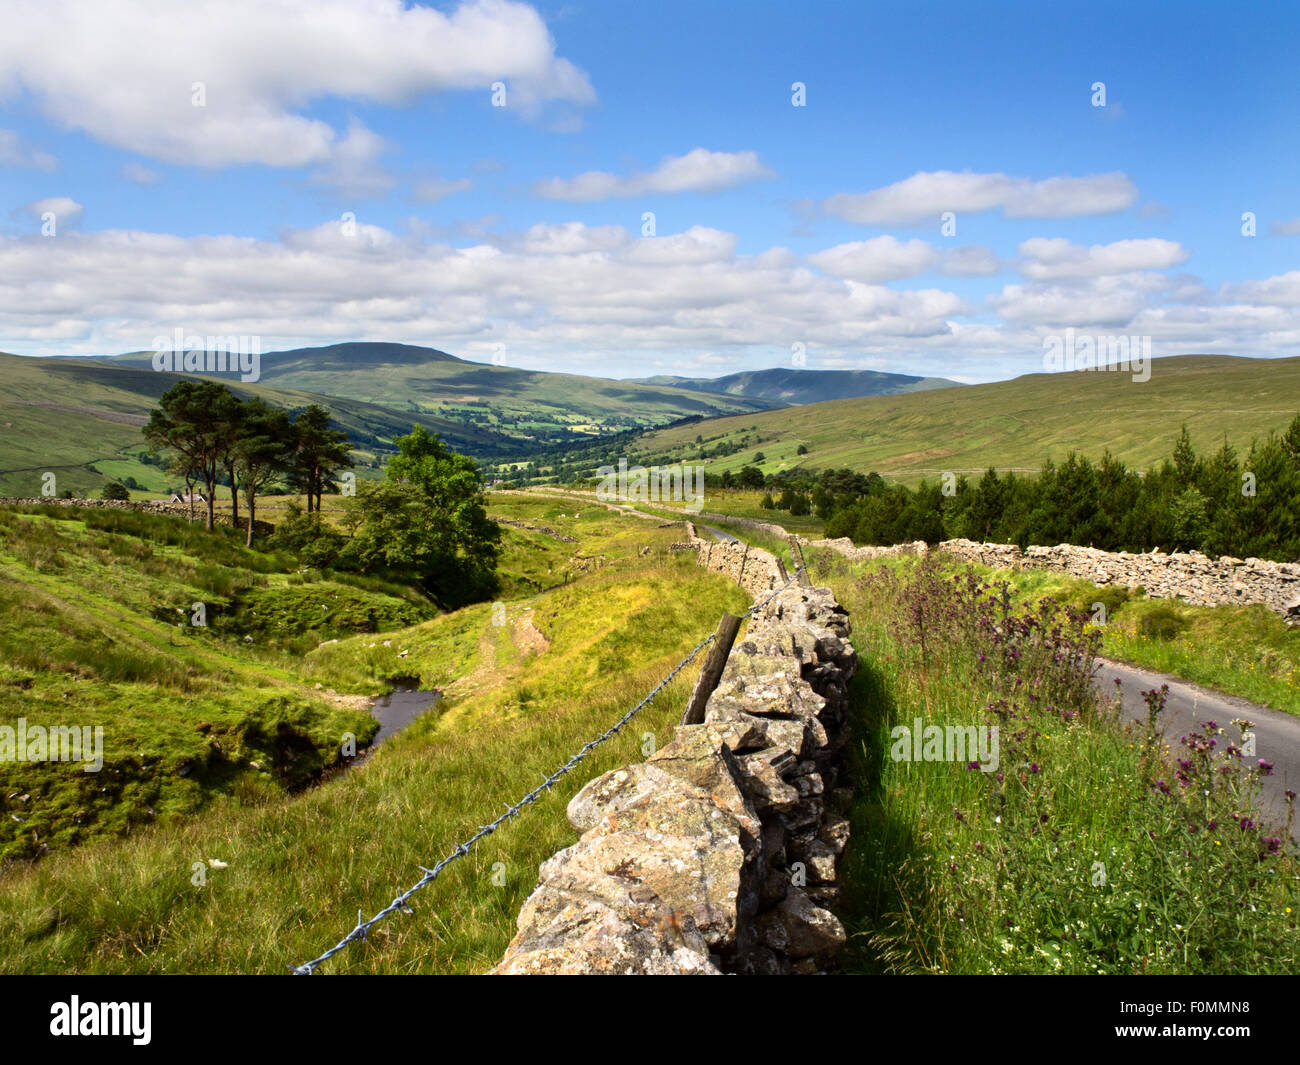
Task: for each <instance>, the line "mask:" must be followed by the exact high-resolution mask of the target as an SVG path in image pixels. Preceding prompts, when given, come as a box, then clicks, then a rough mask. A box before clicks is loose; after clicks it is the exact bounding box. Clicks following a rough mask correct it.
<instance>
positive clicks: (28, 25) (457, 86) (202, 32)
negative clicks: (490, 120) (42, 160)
mask: <svg viewBox="0 0 1300 1065" xmlns="http://www.w3.org/2000/svg"><path fill="white" fill-rule="evenodd" d="M0 72H3V73H0V96H3V95H10V94H16V93H17V92H20V91H25V92H27V93H29V94H30V95H31V97H32V99H33V100H34V101H35V103H36V105H37V106H38V107H39V108H40V109H41V110H42V111H43V112H44V113H45V114H46V115H47V116H48V117H50V118H52V119H54V120H56V121H58V122H61V123H63V124H64V125H65V126H68V127H70V128H73V129H78V130H82V131H84V132H86V133H88V134H90V135H91V136H93V137H95V138H96V139H98V140H100V141H103V142H104V143H106V144H111V145H114V146H116V147H119V148H125V149H128V150H130V151H133V152H135V153H137V154H140V155H143V156H147V157H149V158H153V159H159V160H162V161H165V162H171V163H183V164H189V165H194V166H209V167H219V166H228V165H235V164H242V163H263V164H266V165H268V166H277V167H290V166H304V165H321V164H326V163H328V162H329V160H330V158H331V155H332V153H333V152H334V150H335V145H336V142H337V141H338V134H337V131H336V130H334V129H333V128H332V127H331V126H329V125H328V124H327V123H325V122H323V121H321V120H319V119H315V118H310V117H308V116H307V115H305V114H303V113H302V112H303V110H304V108H306V107H307V106H308V105H309V104H310V103H311V102H312V101H315V100H321V99H326V98H337V99H343V100H351V101H358V102H362V103H370V104H387V105H398V104H405V103H408V102H410V101H412V100H414V99H415V98H417V97H419V96H421V95H422V94H426V93H431V92H439V91H447V90H473V91H479V92H482V94H483V98H484V100H485V101H486V100H487V97H488V93H489V87H490V85H491V84H492V83H493V82H495V81H503V82H505V83H506V84H507V86H508V88H509V103H510V107H511V108H512V109H519V110H521V111H522V112H524V113H530V112H532V111H535V110H536V109H537V108H539V107H540V106H541V105H542V104H543V103H545V102H547V101H564V102H567V103H570V104H575V105H585V104H590V103H592V102H593V101H594V99H595V93H594V91H593V90H592V87H591V84H590V82H589V81H588V79H587V77H586V75H585V74H583V73H582V72H581V71H580V70H578V69H577V68H576V67H575V66H573V64H572V63H570V62H568V61H567V60H565V59H561V58H559V57H558V56H557V55H556V52H555V42H554V40H553V39H552V38H551V35H550V33H549V32H548V30H547V28H546V24H545V22H544V21H543V19H542V17H541V16H540V15H539V14H538V13H537V11H536V10H535V9H533V8H532V7H530V6H528V5H526V4H522V3H514V2H510V0H465V2H463V3H461V4H460V5H459V6H458V7H456V8H455V9H453V10H451V11H450V12H447V13H444V12H442V11H439V10H436V9H434V8H432V7H424V6H408V5H407V4H405V3H403V2H402V0H364V2H357V0H273V2H268V0H187V3H186V4H185V5H184V13H183V17H181V15H180V14H179V13H176V12H171V13H169V12H168V10H167V9H166V6H165V5H163V6H160V5H159V4H158V3H157V2H155V0H114V2H113V3H111V4H108V3H102V2H100V0H42V2H41V3H39V4H36V3H32V4H20V5H9V8H8V10H6V12H5V23H4V33H3V34H0ZM196 82H201V83H202V84H203V87H204V92H205V97H206V99H205V106H202V107H196V106H194V105H193V99H194V90H193V85H194V83H196Z"/></svg>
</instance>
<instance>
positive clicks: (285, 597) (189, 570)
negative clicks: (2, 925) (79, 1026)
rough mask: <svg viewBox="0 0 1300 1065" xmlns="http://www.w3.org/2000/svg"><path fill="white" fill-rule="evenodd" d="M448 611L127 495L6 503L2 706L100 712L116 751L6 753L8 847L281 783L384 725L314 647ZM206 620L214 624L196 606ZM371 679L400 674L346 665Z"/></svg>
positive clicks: (56, 720) (1, 835) (126, 823)
mask: <svg viewBox="0 0 1300 1065" xmlns="http://www.w3.org/2000/svg"><path fill="white" fill-rule="evenodd" d="M433 613H435V611H434V610H433V608H432V607H431V606H430V605H429V604H428V603H427V602H425V601H424V600H423V599H422V597H420V596H418V595H417V594H416V593H414V592H411V591H409V590H406V589H401V588H386V587H384V586H383V585H382V584H381V583H380V582H375V581H368V580H365V579H358V578H355V577H352V576H348V577H347V578H346V579H344V578H333V579H332V578H329V577H327V576H324V575H320V574H312V573H298V572H297V569H296V564H295V563H294V562H293V561H292V559H288V558H285V557H283V556H277V555H267V554H262V553H258V552H250V551H246V550H245V549H244V548H243V547H242V546H240V545H239V544H238V542H237V537H236V536H235V535H234V534H232V533H228V532H224V531H222V530H216V531H214V532H212V533H208V532H206V531H204V530H203V529H202V528H200V527H198V526H192V525H190V524H189V523H188V522H184V521H179V520H176V519H170V518H161V517H155V516H145V515H140V514H135V513H131V512H122V511H98V510H77V509H74V508H63V507H58V508H55V507H50V508H46V509H45V512H44V513H41V512H40V511H39V508H34V511H31V512H18V511H14V510H0V662H2V663H3V667H2V671H0V721H2V722H3V723H4V724H6V725H16V723H17V721H18V720H19V719H23V720H25V721H26V722H27V723H28V724H29V725H40V726H41V727H43V728H46V727H50V726H54V725H63V726H76V727H81V726H90V727H92V728H93V727H95V726H99V727H102V729H103V754H104V764H103V768H102V770H101V771H99V772H96V773H87V772H85V771H84V769H83V768H82V767H81V766H79V765H74V764H67V763H59V762H40V761H35V762H26V761H17V760H15V761H4V762H0V813H2V814H3V816H2V817H0V857H3V858H5V859H17V858H31V857H36V856H38V855H41V854H45V853H47V852H48V851H50V850H51V849H53V850H59V849H62V848H65V847H67V846H70V845H72V844H75V843H79V842H84V841H86V840H89V839H93V838H96V837H98V836H102V835H121V834H129V833H133V832H136V831H138V830H140V828H142V827H143V826H146V825H149V824H153V823H158V822H166V821H168V820H171V819H173V818H175V817H180V816H189V815H192V814H194V813H196V812H197V811H199V810H201V809H203V808H204V806H206V805H207V804H208V803H210V802H213V801H216V800H217V799H218V798H219V797H222V796H230V795H234V794H236V793H240V792H252V793H260V792H261V791H264V790H269V791H271V792H276V791H282V790H284V789H286V788H293V787H297V786H300V785H302V784H305V783H307V782H309V781H311V780H313V779H315V778H317V777H318V776H319V775H320V774H321V773H322V772H323V771H324V770H326V769H327V768H328V767H329V766H330V765H332V764H334V763H335V762H337V760H338V757H339V751H338V749H339V744H340V740H341V737H342V736H343V734H344V733H345V732H352V733H354V734H355V735H356V736H357V738H358V741H359V742H360V743H361V744H362V745H364V744H365V743H367V742H368V741H369V739H370V737H371V736H372V735H373V733H374V731H375V722H374V719H373V718H372V717H371V716H370V715H369V713H368V712H367V710H366V700H365V699H364V698H362V699H360V701H359V702H358V701H357V700H355V699H354V700H348V699H343V698H340V697H335V696H334V695H333V693H326V692H321V691H317V690H316V688H315V687H314V685H313V682H314V679H315V678H309V677H308V676H307V675H306V674H304V673H303V671H302V670H301V669H300V668H299V667H300V662H301V656H302V654H303V653H304V652H305V651H307V650H309V649H314V648H315V647H316V646H317V645H318V644H319V643H321V642H322V641H324V640H328V639H334V638H338V637H339V636H341V635H350V634H351V633H353V632H357V631H371V632H373V631H379V630H382V629H390V628H398V627H400V626H403V625H409V624H411V623H412V622H415V621H419V620H420V619H422V618H425V617H428V616H430V615H431V614H433ZM196 622H197V623H196ZM334 680H335V682H336V683H338V684H340V685H341V686H344V687H345V690H346V691H349V692H354V693H365V694H373V693H375V692H378V691H383V690H385V689H386V684H385V680H384V678H383V677H382V676H378V675H375V674H370V675H363V674H361V673H358V672H355V671H354V672H352V673H350V674H344V673H340V674H339V675H338V676H336V677H335V678H334Z"/></svg>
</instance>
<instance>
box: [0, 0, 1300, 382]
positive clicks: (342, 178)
mask: <svg viewBox="0 0 1300 1065" xmlns="http://www.w3.org/2000/svg"><path fill="white" fill-rule="evenodd" d="M167 6H168V5H166V4H164V5H162V7H163V9H166V8H167ZM173 7H174V14H172V15H170V16H169V17H167V18H165V19H159V18H156V17H154V15H153V14H152V12H153V11H155V10H156V9H157V5H152V4H148V3H145V2H144V0H95V2H83V0H45V2H43V3H41V4H33V5H30V6H27V5H19V6H18V7H17V8H16V9H15V11H14V13H13V14H12V15H11V16H9V17H8V24H7V27H6V31H7V32H6V37H5V39H4V40H2V41H0V70H4V71H8V74H7V75H0V349H3V350H7V351H14V352H19V353H22V354H73V353H104V352H113V351H123V350H138V349H146V348H148V347H149V346H150V343H151V339H152V338H153V337H154V336H157V335H159V334H168V335H169V334H171V333H172V331H173V330H174V329H175V328H177V327H180V328H183V329H185V330H186V331H188V332H192V333H198V334H205V333H206V334H218V335H225V334H232V333H238V334H255V335H257V336H259V337H260V338H261V343H262V349H263V350H264V351H267V350H273V349H276V348H282V347H288V346H297V345H301V344H309V343H333V342H338V341H342V340H356V339H368V340H394V341H403V342H409V343H422V344H429V345H432V346H436V347H440V348H443V349H444V350H447V351H451V352H453V353H455V354H459V355H462V356H464V357H466V358H471V359H477V360H481V361H487V360H488V359H490V358H492V357H493V356H494V355H495V356H496V357H497V358H498V359H501V360H504V361H505V362H507V363H508V364H511V365H519V366H526V367H529V368H536V369H552V370H567V371H572V372H581V373H599V374H603V375H610V376H637V375H642V374H648V373H682V374H689V375H701V376H707V375H715V374H720V373H727V372H732V371H735V370H739V369H747V368H756V367H762V366H773V365H788V364H789V363H790V361H791V358H792V354H791V353H792V351H793V350H794V348H795V346H796V345H800V346H801V347H802V350H803V351H804V352H806V365H807V366H808V368H819V367H821V368H830V367H862V368H873V369H885V370H892V371H896V372H905V373H922V374H935V375H941V376H948V377H955V378H958V379H961V380H989V379H995V378H1001V377H1007V376H1012V375H1014V374H1017V373H1023V372H1033V371H1036V370H1040V369H1042V358H1043V351H1044V341H1045V338H1049V337H1052V336H1057V335H1059V334H1060V333H1062V332H1063V331H1064V330H1066V329H1074V330H1076V332H1081V333H1092V334H1095V335H1099V336H1101V335H1110V334H1124V335H1142V336H1150V337H1151V338H1152V347H1153V350H1154V352H1155V354H1157V355H1166V354H1178V353H1182V352H1189V351H1214V352H1224V353H1233V354H1249V355H1264V356H1279V355H1294V354H1300V324H1297V314H1296V312H1297V309H1300V269H1298V266H1300V263H1298V260H1300V153H1298V152H1297V151H1296V140H1297V118H1296V115H1297V111H1296V101H1297V99H1300V91H1298V90H1300V74H1298V73H1297V64H1296V63H1295V60H1294V56H1295V54H1296V46H1297V44H1298V43H1300V34H1298V33H1297V30H1298V29H1300V9H1298V8H1297V7H1296V6H1295V5H1294V4H1291V5H1284V4H1267V5H1247V6H1246V7H1244V8H1243V7H1228V6H1226V5H1209V4H1180V5H1176V6H1170V5H1168V4H1119V3H1115V4H1111V3H1088V4H1051V5H1043V4H1027V3H1025V4H1021V3H1015V4H1011V3H988V4H970V3H962V4H948V3H898V4H831V3H820V4H809V5H790V4H784V3H783V4H767V3H757V4H756V3H744V4H741V3H734V4H733V3H726V4H699V3H659V4H655V5H634V4H622V3H618V4H614V3H604V4H591V3H588V4H583V3H566V4H537V5H532V6H529V5H525V4H513V3H501V2H492V0H489V2H475V3H467V4H463V5H456V4H441V5H424V6H423V7H420V6H417V5H411V4H402V3H400V2H397V0H314V2H308V0H275V2H260V0H259V2H256V3H255V2H253V0H226V2H224V3H220V4H218V3H215V2H208V0H194V2H188V3H183V2H178V3H176V4H175V5H173ZM495 82H500V83H502V84H503V85H504V86H505V106H493V101H492V85H493V83H495ZM795 82H801V83H803V85H804V86H805V99H806V105H805V106H800V107H796V106H792V86H793V84H794V83H795ZM1097 82H1102V83H1104V85H1105V106H1104V107H1100V106H1095V105H1094V102H1095V99H1096V91H1095V90H1094V88H1093V86H1094V84H1095V83H1097ZM195 83H201V86H202V93H201V101H200V102H201V103H202V106H195V102H196V97H195V92H194V87H195ZM498 102H499V100H498ZM945 211H951V212H952V213H953V215H954V220H955V229H956V231H955V233H951V234H946V233H944V232H943V231H942V230H941V218H942V216H943V214H944V212H945ZM646 212H653V214H654V233H653V235H651V236H646V235H645V231H644V230H643V216H644V215H645V213H646ZM1245 212H1253V214H1254V216H1255V230H1256V235H1255V236H1253V237H1250V236H1245V235H1243V231H1242V230H1243V222H1242V215H1243V213H1245ZM51 229H52V230H53V231H52V232H51ZM43 230H44V232H43Z"/></svg>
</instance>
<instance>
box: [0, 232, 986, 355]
mask: <svg viewBox="0 0 1300 1065" xmlns="http://www.w3.org/2000/svg"><path fill="white" fill-rule="evenodd" d="M127 259H129V261H130V262H131V270H130V271H129V272H128V271H123V270H121V269H120V264H121V262H123V261H125V260H127ZM961 308H962V303H961V301H960V300H959V299H958V298H957V297H955V296H953V295H952V294H950V293H943V292H939V291H936V290H926V291H922V292H894V291H891V290H890V289H888V288H885V287H883V286H878V285H867V284H862V283H859V282H851V281H850V282H846V281H839V280H835V279H831V278H826V277H822V276H820V275H818V274H816V273H815V272H813V271H811V270H809V269H807V268H806V267H804V266H802V265H800V264H799V263H798V261H797V260H795V259H794V257H793V256H792V255H791V254H790V253H789V251H788V250H786V249H769V250H768V251H766V252H764V253H762V254H760V255H754V256H747V255H739V254H737V253H736V237H735V235H734V234H730V233H723V232H721V231H719V230H713V229H708V228H705V227H695V228H693V229H691V230H688V231H687V232H685V233H679V234H671V235H665V236H662V237H655V238H641V237H634V236H633V235H632V234H631V233H629V232H628V231H627V230H623V229H621V227H615V226H600V227H586V226H584V225H582V224H580V223H575V224H569V225H558V226H557V225H546V226H540V227H534V228H533V229H531V230H529V231H527V232H526V233H525V234H524V236H523V239H522V240H521V241H519V242H517V244H516V245H514V246H504V247H498V246H493V245H489V244H476V245H473V246H471V247H466V248H456V247H452V246H451V245H449V244H446V243H439V242H433V241H426V240H423V239H419V238H416V237H414V236H411V237H399V236H396V235H394V234H392V233H389V232H387V231H385V230H383V229H381V228H378V227H374V226H370V225H367V224H365V223H363V222H361V221H355V222H349V221H348V220H345V219H341V220H337V221H331V222H327V223H324V224H322V225H319V226H316V227H314V228H312V229H308V230H297V231H293V232H289V233H286V234H284V235H283V237H282V238H281V239H280V240H259V239H253V238H244V237H233V236H203V237H176V236H169V235H162V234H153V233H142V232H127V231H102V232H95V233H88V234H69V235H68V236H67V237H61V239H60V240H58V241H44V242H42V241H41V239H40V238H38V237H34V236H33V237H21V238H10V239H8V240H0V338H5V343H6V344H7V345H8V346H9V347H10V348H17V349H18V350H30V348H31V347H33V346H34V347H36V348H37V349H38V350H44V351H60V352H69V351H74V350H80V351H112V350H133V349H140V348H144V347H147V346H148V343H149V341H150V339H151V338H152V337H153V336H156V335H158V334H159V333H161V332H166V331H169V330H170V329H172V328H175V326H177V325H181V326H184V327H185V328H186V329H190V330H193V331H194V332H202V333H205V334H206V333H209V332H211V333H213V334H214V335H216V333H218V332H220V333H222V334H223V335H224V334H226V333H228V332H231V331H234V332H237V333H240V334H249V335H259V336H262V337H263V338H264V349H265V348H267V347H268V346H270V345H272V344H273V343H276V342H277V341H276V339H275V338H283V341H282V342H285V343H287V342H290V341H299V340H305V339H308V338H310V339H313V340H318V341H329V340H332V339H342V338H362V339H367V338H368V339H395V338H396V339H403V340H407V341H412V342H421V341H423V342H427V343H435V344H437V345H440V346H442V347H444V348H449V349H450V350H471V349H472V347H473V345H475V344H482V343H485V342H487V340H488V339H489V338H490V339H491V340H493V341H496V340H505V341H507V342H508V343H510V345H511V347H512V350H513V349H518V350H520V351H521V352H522V351H527V352H529V353H530V355H532V356H533V357H534V358H544V359H550V360H552V364H551V368H555V365H554V362H555V360H558V359H561V358H563V359H571V358H572V357H573V356H572V353H573V352H574V351H593V352H595V351H603V352H605V353H606V354H605V356H604V364H603V365H601V366H600V367H599V371H598V372H603V373H612V372H616V369H617V367H616V366H615V365H614V364H613V363H611V360H610V357H609V353H610V352H615V351H616V352H620V353H626V354H625V356H624V357H625V358H627V359H635V355H634V354H632V353H634V352H637V351H651V350H655V351H663V350H676V351H681V350H686V349H689V350H702V349H714V350H727V351H736V350H739V349H742V348H745V347H746V346H751V345H766V344H772V343H777V344H779V345H781V346H782V347H784V349H785V350H786V351H787V352H788V350H789V345H790V343H792V342H793V341H794V340H796V339H797V340H800V341H802V342H804V343H806V344H809V345H814V344H816V345H823V346H826V347H830V346H834V345H840V346H843V345H858V344H864V343H872V344H887V343H888V338H890V337H908V338H918V337H941V336H943V335H945V334H946V333H948V332H949V323H948V321H947V318H948V316H949V315H951V314H953V313H956V312H957V311H959V310H960V309H961ZM53 321H58V322H63V323H65V325H64V326H63V334H62V337H61V339H60V340H59V342H58V343H55V342H53V341H50V340H47V339H46V338H44V337H43V336H42V335H41V331H42V330H43V329H45V328H47V327H48V325H49V323H50V322H53ZM68 322H79V323H81V329H82V332H81V335H80V337H79V338H78V339H77V341H76V342H75V343H73V342H70V334H69V333H68V327H67V326H66V323H68ZM787 338H788V339H787Z"/></svg>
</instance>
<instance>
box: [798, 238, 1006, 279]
mask: <svg viewBox="0 0 1300 1065" xmlns="http://www.w3.org/2000/svg"><path fill="white" fill-rule="evenodd" d="M807 261H808V263H809V264H810V265H812V266H815V267H816V268H817V269H818V270H821V271H822V272H823V273H826V274H831V275H833V276H835V277H843V278H850V279H852V280H854V281H868V282H879V281H896V280H899V279H902V278H906V277H915V276H916V275H917V274H924V273H926V272H928V271H931V270H937V271H939V272H940V273H944V274H949V275H952V276H956V277H982V276H988V275H990V274H995V273H997V272H998V271H999V270H1000V269H1001V265H1000V263H999V261H998V257H997V255H996V254H995V253H994V251H993V249H992V248H986V247H984V246H983V245H978V244H972V245H968V246H964V247H960V248H953V249H952V250H950V251H945V250H941V249H939V248H936V247H935V246H934V245H932V244H929V243H927V242H926V241H924V240H909V241H907V242H906V243H904V242H902V241H899V240H898V239H897V238H895V237H892V236H889V235H885V236H881V237H873V238H872V239H871V240H855V241H850V242H849V243H847V244H837V245H835V247H833V248H827V249H826V250H825V251H819V252H814V253H813V254H811V255H809V256H807Z"/></svg>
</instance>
